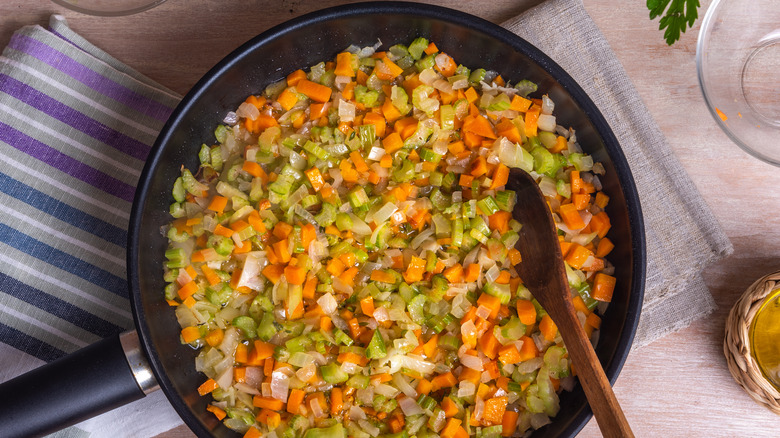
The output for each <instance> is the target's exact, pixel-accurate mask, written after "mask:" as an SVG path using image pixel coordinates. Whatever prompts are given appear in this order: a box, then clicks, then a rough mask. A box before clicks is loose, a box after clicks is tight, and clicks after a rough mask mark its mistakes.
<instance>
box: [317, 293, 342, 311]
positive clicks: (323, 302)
mask: <svg viewBox="0 0 780 438" xmlns="http://www.w3.org/2000/svg"><path fill="white" fill-rule="evenodd" d="M317 304H319V305H320V308H321V309H322V311H323V312H325V314H326V315H331V314H333V313H334V312H335V311H336V309H337V308H338V306H339V304H338V303H337V302H336V299H335V298H333V295H331V293H330V292H328V293H326V294H325V295H323V296H321V297H320V298H319V299H318V300H317Z"/></svg>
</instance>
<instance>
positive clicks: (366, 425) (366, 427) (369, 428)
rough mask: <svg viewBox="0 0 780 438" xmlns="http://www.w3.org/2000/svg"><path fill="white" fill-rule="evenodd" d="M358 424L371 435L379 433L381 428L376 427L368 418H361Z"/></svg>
mask: <svg viewBox="0 0 780 438" xmlns="http://www.w3.org/2000/svg"><path fill="white" fill-rule="evenodd" d="M358 424H359V425H360V428H361V429H363V431H364V432H366V433H368V434H369V435H371V436H377V435H379V428H378V427H374V425H372V424H371V423H369V422H368V421H367V420H359V421H358Z"/></svg>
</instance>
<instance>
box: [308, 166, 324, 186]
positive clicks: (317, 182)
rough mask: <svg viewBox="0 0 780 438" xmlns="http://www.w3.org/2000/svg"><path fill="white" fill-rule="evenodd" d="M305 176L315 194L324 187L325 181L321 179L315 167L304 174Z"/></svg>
mask: <svg viewBox="0 0 780 438" xmlns="http://www.w3.org/2000/svg"><path fill="white" fill-rule="evenodd" d="M304 173H305V174H306V178H308V179H309V182H310V183H311V186H312V188H313V189H314V191H315V192H319V191H320V190H322V186H324V185H325V180H324V179H323V178H322V173H320V169H318V168H316V167H312V168H311V169H309V170H307V171H305V172H304Z"/></svg>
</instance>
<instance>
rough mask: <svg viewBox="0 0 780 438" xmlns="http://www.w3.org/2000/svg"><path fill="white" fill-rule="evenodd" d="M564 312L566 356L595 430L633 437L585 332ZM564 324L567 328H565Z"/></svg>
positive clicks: (561, 327) (618, 437) (621, 437)
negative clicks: (575, 375) (575, 374)
mask: <svg viewBox="0 0 780 438" xmlns="http://www.w3.org/2000/svg"><path fill="white" fill-rule="evenodd" d="M571 310H572V312H566V313H568V315H569V316H568V317H565V316H563V315H560V316H561V317H559V318H558V319H559V321H556V324H558V325H559V330H560V333H561V336H562V337H563V342H564V344H566V347H567V351H568V352H569V357H571V360H572V364H573V366H574V368H575V369H576V372H577V378H578V379H579V381H580V384H581V385H582V388H583V390H584V391H585V396H586V397H587V398H588V403H589V404H590V408H591V410H592V411H593V415H594V416H595V417H596V421H597V422H598V425H599V429H601V433H602V435H604V437H606V438H612V437H614V438H626V437H633V436H634V433H633V432H632V431H631V427H630V426H629V424H628V421H627V420H626V416H625V414H623V410H622V409H621V408H620V404H619V403H618V401H617V398H615V393H614V392H613V391H612V386H611V385H610V384H609V380H607V376H606V375H605V374H604V370H603V369H602V367H601V365H600V362H599V358H598V356H596V352H595V351H593V345H591V343H590V340H588V338H587V336H586V335H585V331H584V330H583V329H582V326H581V325H580V323H579V320H577V317H576V315H575V314H574V313H573V311H574V309H573V308H572V309H571ZM567 325H568V327H566V326H567Z"/></svg>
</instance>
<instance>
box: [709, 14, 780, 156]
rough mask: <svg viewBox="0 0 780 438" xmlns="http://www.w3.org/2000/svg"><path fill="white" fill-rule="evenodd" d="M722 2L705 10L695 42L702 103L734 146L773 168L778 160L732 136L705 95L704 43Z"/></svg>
mask: <svg viewBox="0 0 780 438" xmlns="http://www.w3.org/2000/svg"><path fill="white" fill-rule="evenodd" d="M724 1H725V0H713V2H712V3H711V4H710V6H709V8H707V12H706V13H705V14H704V19H703V20H702V23H701V28H700V29H699V36H698V40H697V41H696V74H697V77H698V79H699V89H700V90H701V94H702V96H704V102H705V103H706V104H707V110H709V112H710V115H711V116H712V118H713V119H714V120H715V122H716V123H717V124H718V126H720V129H721V130H722V131H723V132H725V133H726V135H727V136H728V137H729V139H731V141H732V142H734V144H736V145H737V146H739V148H740V149H742V150H743V151H745V152H747V153H748V154H750V155H751V156H753V157H755V158H758V159H759V160H761V161H764V162H766V163H769V164H772V165H775V166H780V158H772V157H769V156H767V155H765V154H762V153H760V152H758V151H756V150H754V149H753V148H751V147H750V146H748V145H747V144H746V143H745V142H743V141H742V140H741V139H740V138H739V137H738V136H737V135H736V134H734V133H733V132H732V131H731V129H729V127H728V126H727V125H726V124H725V123H724V121H723V120H722V119H721V118H720V116H719V115H718V113H717V112H716V111H715V104H714V102H713V101H712V98H711V97H710V95H709V94H708V93H707V85H706V83H705V81H704V59H703V57H704V42H705V41H706V40H707V36H708V34H709V32H710V30H711V28H712V25H713V21H714V20H715V15H716V13H717V10H718V7H719V6H720V4H721V3H723V2H724Z"/></svg>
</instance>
